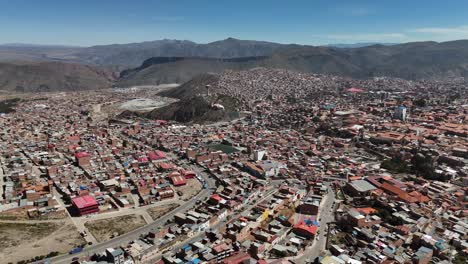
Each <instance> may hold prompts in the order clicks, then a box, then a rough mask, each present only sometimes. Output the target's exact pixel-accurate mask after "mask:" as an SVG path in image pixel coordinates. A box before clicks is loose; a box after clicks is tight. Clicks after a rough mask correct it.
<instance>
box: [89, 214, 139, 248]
mask: <svg viewBox="0 0 468 264" xmlns="http://www.w3.org/2000/svg"><path fill="white" fill-rule="evenodd" d="M144 225H146V222H145V220H144V219H143V217H142V216H141V215H124V216H118V217H113V218H108V219H102V220H96V221H90V222H87V223H86V224H85V226H86V228H88V230H89V232H91V233H92V234H93V236H94V237H95V238H96V240H97V241H99V242H102V241H106V240H109V239H111V238H112V237H113V235H114V234H116V235H123V234H125V233H128V232H130V231H132V230H134V229H137V228H139V227H141V226H144Z"/></svg>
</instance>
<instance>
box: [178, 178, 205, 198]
mask: <svg viewBox="0 0 468 264" xmlns="http://www.w3.org/2000/svg"><path fill="white" fill-rule="evenodd" d="M201 188H202V185H201V183H200V181H198V180H197V179H188V180H187V184H186V185H184V186H180V187H177V188H175V190H176V192H179V191H180V192H182V197H181V199H182V200H184V201H187V200H189V199H190V198H192V197H193V196H195V195H196V194H197V193H198V192H199V191H200V190H201Z"/></svg>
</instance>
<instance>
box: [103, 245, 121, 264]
mask: <svg viewBox="0 0 468 264" xmlns="http://www.w3.org/2000/svg"><path fill="white" fill-rule="evenodd" d="M106 258H107V261H108V262H110V263H115V264H123V263H124V262H125V255H124V252H123V250H122V249H121V248H116V249H114V248H108V249H106Z"/></svg>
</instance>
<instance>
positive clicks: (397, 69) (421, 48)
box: [120, 40, 468, 85]
mask: <svg viewBox="0 0 468 264" xmlns="http://www.w3.org/2000/svg"><path fill="white" fill-rule="evenodd" d="M254 67H265V68H278V69H289V70H294V71H298V72H304V73H323V74H334V75H340V76H347V77H352V78H369V77H375V76H390V77H399V78H404V79H411V80H417V79H440V78H452V77H468V40H460V41H452V42H444V43H436V42H416V43H407V44H400V45H392V46H385V45H373V46H367V47H361V48H349V49H346V48H333V47H311V46H287V47H281V48H279V49H277V50H276V51H275V52H274V53H273V54H272V55H270V56H267V57H265V56H262V57H249V58H241V59H235V60H232V59H207V58H180V57H179V58H173V59H167V58H166V59H161V58H151V59H148V60H147V61H145V62H144V63H143V64H142V65H141V66H140V67H138V68H135V69H133V70H128V71H125V72H123V73H122V75H121V80H120V81H121V84H122V85H131V84H157V83H172V82H176V83H183V82H186V81H188V80H190V79H191V78H193V77H194V76H196V75H198V74H200V73H207V72H212V73H220V72H223V71H225V70H246V69H250V68H254Z"/></svg>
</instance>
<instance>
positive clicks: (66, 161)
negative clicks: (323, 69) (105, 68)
mask: <svg viewBox="0 0 468 264" xmlns="http://www.w3.org/2000/svg"><path fill="white" fill-rule="evenodd" d="M199 86H200V87H198V88H200V90H202V91H204V93H203V94H198V96H203V97H206V98H216V97H219V96H220V95H223V96H230V97H235V98H238V99H239V102H240V103H239V105H238V108H239V109H237V110H238V112H239V114H238V116H236V117H235V118H233V119H230V120H220V121H219V122H209V123H178V122H175V121H171V120H159V119H148V118H143V117H138V116H136V117H133V118H127V117H125V118H124V117H122V116H121V115H120V113H121V112H122V111H123V109H122V105H125V103H127V104H128V102H129V101H130V102H138V101H139V100H140V101H141V98H151V99H154V100H159V101H161V102H163V103H162V104H158V106H157V107H161V105H163V104H164V102H167V101H170V102H172V101H171V100H169V99H164V98H163V97H160V96H159V95H158V93H159V92H160V90H163V91H166V90H167V89H181V87H183V86H179V87H175V88H158V87H134V88H115V89H108V90H99V91H89V92H57V93H41V94H39V95H34V94H24V95H20V97H18V99H14V100H13V101H14V103H11V104H12V106H11V105H10V106H9V107H11V108H12V109H11V110H12V111H11V112H10V111H9V112H8V113H4V114H1V116H0V124H1V127H2V130H1V131H0V136H1V139H2V140H1V142H0V154H1V160H0V161H1V168H2V170H0V172H1V173H2V175H1V176H2V177H0V180H1V182H0V184H1V185H2V186H3V187H2V188H1V189H0V190H1V191H2V193H1V200H0V218H1V220H0V224H2V225H4V226H2V240H3V242H2V243H3V244H5V245H9V246H8V247H7V249H6V251H2V253H1V254H2V259H3V260H4V262H5V263H16V262H17V263H27V262H29V261H33V262H34V261H37V262H39V263H40V262H41V261H46V262H47V261H48V262H47V263H72V262H74V263H106V262H108V263H119V264H120V263H226V264H227V263H229V264H231V263H314V262H315V263H421V264H422V263H464V262H465V261H466V252H467V245H468V244H467V242H466V238H467V237H466V230H467V223H466V216H467V211H466V191H467V187H466V186H467V184H468V182H467V180H468V176H467V172H468V165H467V162H468V156H467V155H468V141H467V140H466V137H467V134H468V123H467V122H468V120H467V118H466V117H467V116H468V115H467V112H468V102H467V89H466V82H465V81H464V80H463V79H459V80H452V81H445V82H442V81H440V82H434V81H406V80H402V79H396V78H373V79H367V80H353V79H349V78H343V77H336V76H333V75H318V74H314V75H310V74H302V73H296V72H292V71H287V70H272V69H264V68H256V69H252V70H249V71H241V72H225V73H223V74H222V75H221V76H220V78H219V80H218V81H217V82H216V83H210V84H207V85H205V84H203V83H200V84H199ZM9 102H12V99H9ZM212 108H213V111H225V109H224V106H223V101H222V100H221V101H216V104H213V105H212ZM49 233H50V235H49V236H47V237H46V234H49ZM44 237H46V238H44ZM41 239H45V240H44V242H45V243H40V242H39V241H42V240H41ZM46 241H47V242H46ZM19 250H20V251H23V254H22V255H21V256H18V255H15V254H13V252H15V251H19ZM2 263H3V262H2Z"/></svg>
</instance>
